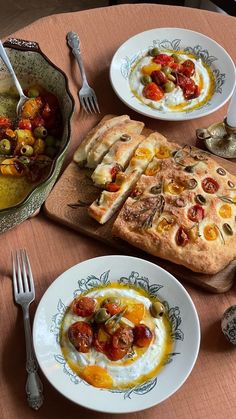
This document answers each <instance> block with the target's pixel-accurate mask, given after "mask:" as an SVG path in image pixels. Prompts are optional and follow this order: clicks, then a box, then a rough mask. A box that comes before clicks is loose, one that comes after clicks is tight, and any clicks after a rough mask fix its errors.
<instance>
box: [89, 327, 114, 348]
mask: <svg viewBox="0 0 236 419" xmlns="http://www.w3.org/2000/svg"><path fill="white" fill-rule="evenodd" d="M110 339H111V337H110V335H108V333H106V332H105V330H104V329H103V327H100V328H99V329H98V331H97V332H96V333H95V334H94V338H93V346H94V348H95V349H96V350H97V351H98V352H102V353H105V352H106V347H107V345H108V344H109V343H110Z"/></svg>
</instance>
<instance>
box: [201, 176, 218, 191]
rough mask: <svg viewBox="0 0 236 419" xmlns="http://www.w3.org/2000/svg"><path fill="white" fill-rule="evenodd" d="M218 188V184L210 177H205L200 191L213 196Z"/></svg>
mask: <svg viewBox="0 0 236 419" xmlns="http://www.w3.org/2000/svg"><path fill="white" fill-rule="evenodd" d="M219 187H220V185H219V183H218V182H217V181H216V180H215V179H213V178H211V177H206V178H205V179H203V181H202V189H203V190H204V192H206V193H210V194H214V193H216V192H217V191H218V189H219Z"/></svg>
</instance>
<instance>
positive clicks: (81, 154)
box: [73, 115, 130, 166]
mask: <svg viewBox="0 0 236 419" xmlns="http://www.w3.org/2000/svg"><path fill="white" fill-rule="evenodd" d="M129 120H130V117H129V116H128V115H121V116H115V117H114V118H110V119H102V120H101V122H99V124H98V125H96V126H95V127H94V128H93V129H92V130H91V131H90V132H89V133H88V134H87V135H86V137H85V139H84V140H83V141H82V143H81V144H80V145H79V147H78V148H77V150H76V151H75V153H74V156H73V159H74V161H75V162H76V163H78V164H79V165H80V166H83V165H84V164H85V163H86V160H87V154H88V152H89V150H90V149H91V148H92V147H93V146H94V144H95V143H96V142H97V141H98V139H99V138H100V137H101V136H102V135H103V134H104V133H105V132H106V131H107V130H108V129H110V128H112V127H114V126H116V125H119V124H122V123H124V122H125V121H129Z"/></svg>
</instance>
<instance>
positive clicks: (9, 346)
mask: <svg viewBox="0 0 236 419" xmlns="http://www.w3.org/2000/svg"><path fill="white" fill-rule="evenodd" d="M176 26H178V27H183V28H187V29H192V30H195V31H198V32H202V33H203V34H205V35H208V36H210V37H211V38H213V39H215V40H216V41H217V42H219V43H220V44H221V45H222V46H223V47H224V48H225V49H226V50H227V51H228V53H229V54H230V55H231V57H232V58H233V59H234V60H236V49H235V39H236V25H235V18H233V17H230V16H225V15H220V14H216V13H212V12H206V11H202V10H201V11H200V10H197V9H189V8H182V7H174V6H160V5H151V4H143V5H142V4H141V5H140V4H139V5H120V6H113V7H107V8H100V9H93V10H87V11H83V12H76V13H67V14H61V15H54V16H50V17H46V18H44V19H41V20H38V21H36V22H35V23H33V24H32V25H30V26H28V27H25V28H24V29H21V30H20V31H18V32H17V33H15V34H14V36H15V37H18V38H23V39H27V40H34V41H37V42H39V44H40V47H41V49H42V51H43V52H44V53H45V54H46V55H47V56H48V57H50V59H51V60H52V61H53V62H54V63H55V64H57V65H58V66H59V67H60V68H62V69H63V70H64V71H65V73H66V74H67V75H68V77H69V85H70V90H71V93H72V94H73V96H74V98H75V101H76V107H75V113H74V115H73V119H72V141H71V146H70V150H69V152H68V155H67V159H66V163H69V161H70V160H71V158H72V154H73V152H74V151H75V149H76V147H77V146H78V144H79V142H80V141H81V139H82V138H83V136H84V134H85V133H86V132H87V131H88V130H89V129H90V128H91V127H92V126H93V125H94V124H95V123H96V122H97V121H98V119H99V118H100V117H99V115H88V116H87V115H84V114H81V113H80V112H79V111H80V107H79V101H78V98H77V95H76V92H77V88H78V87H79V86H80V75H79V71H78V69H77V66H76V64H75V62H74V60H73V58H72V57H71V56H70V54H69V50H68V48H67V46H66V42H65V36H66V33H67V32H68V31H71V30H73V31H76V32H78V33H79V35H80V38H81V43H82V51H83V56H84V63H85V67H86V69H87V73H88V79H89V82H90V83H91V84H92V85H93V87H94V88H95V90H96V92H97V95H98V98H99V103H100V107H101V116H103V115H105V114H108V113H114V114H122V113H128V114H130V116H131V117H133V118H139V119H141V120H143V121H144V122H145V123H146V125H147V126H149V127H150V128H153V129H155V130H158V131H160V132H161V133H162V134H164V135H167V136H169V137H171V138H174V139H176V140H177V141H182V142H183V141H184V139H185V138H189V140H190V141H191V142H194V141H195V129H196V128H197V127H207V126H209V125H210V124H211V123H213V122H216V121H218V120H222V119H223V117H224V115H225V113H226V109H227V108H226V106H225V107H223V108H222V109H221V110H219V111H217V112H216V113H214V114H212V115H210V116H208V117H205V118H202V119H200V120H194V121H189V122H186V123H185V122H178V123H174V122H164V121H163V122H162V121H157V120H152V121H151V120H149V119H148V118H144V117H141V115H137V114H136V113H135V112H131V111H130V110H129V109H128V108H127V107H126V106H125V105H123V104H122V103H121V102H120V100H119V99H118V98H117V97H116V96H115V94H114V93H113V91H112V89H111V86H110V82H109V65H110V62H111V59H112V56H113V54H114V52H115V51H116V49H117V48H118V47H119V46H120V45H121V44H122V43H123V42H124V41H125V40H127V39H128V38H129V37H131V36H133V35H135V34H137V33H139V32H142V31H145V30H148V29H152V28H155V27H176ZM0 248H1V256H0V261H1V263H0V273H1V283H0V301H1V315H0V330H1V343H0V351H1V361H0V362H1V363H0V365H1V371H0V374H1V382H0V411H1V412H2V414H1V417H2V418H3V419H18V418H20V417H22V418H24V419H29V418H33V417H36V415H37V418H42V419H47V418H50V419H54V418H55V419H58V418H59V419H60V418H65V417H70V418H74V417H76V418H78V417H81V418H89V419H90V418H97V419H108V418H112V417H115V415H109V414H102V413H96V412H92V411H89V410H86V409H84V408H82V407H79V406H77V405H75V404H73V403H71V402H70V401H68V400H66V399H65V398H64V397H63V396H61V395H60V394H59V393H58V392H57V391H56V390H55V389H54V388H52V387H51V385H50V384H49V383H48V382H47V380H46V379H45V378H44V377H42V379H43V383H44V394H45V401H44V405H43V406H42V407H41V409H40V410H39V411H38V412H37V414H36V413H35V412H34V411H32V410H31V409H30V408H28V406H27V403H26V398H25V390H24V387H25V381H26V372H25V345H24V331H23V322H22V313H21V311H20V309H19V307H17V306H15V305H14V304H13V299H12V280H11V260H10V253H11V251H12V250H15V249H18V248H26V249H27V251H28V253H29V256H30V260H31V265H32V268H33V273H34V278H35V287H36V293H37V296H36V300H35V302H34V303H33V304H32V306H31V315H32V318H33V315H34V312H35V309H36V307H37V303H38V302H39V300H40V298H41V297H42V295H43V293H44V292H45V291H46V289H47V287H48V286H49V285H50V284H51V283H52V281H53V280H54V279H55V278H57V276H58V275H59V274H61V273H62V272H63V271H65V270H67V269H68V268H69V267H71V266H73V265H75V264H77V263H78V262H80V261H83V260H86V259H88V258H92V257H95V256H101V255H107V254H113V253H114V249H112V248H109V247H107V246H105V245H103V244H101V243H97V242H94V241H93V240H91V239H89V238H87V237H83V236H82V235H79V234H78V233H76V232H74V231H71V230H69V229H67V228H65V227H63V226H61V225H57V224H56V223H53V222H52V221H51V220H49V219H47V218H46V217H45V215H44V214H43V213H42V212H41V213H40V214H39V215H38V216H36V217H35V218H32V219H29V220H27V221H25V222H24V223H23V224H21V225H19V226H18V227H16V228H14V229H13V230H11V231H8V232H6V233H4V234H2V235H1V236H0ZM115 252H116V251H115ZM116 253H117V252H116ZM185 286H186V289H187V290H188V292H189V294H190V295H191V297H192V299H193V301H194V303H195V305H196V308H197V311H198V313H199V318H200V324H201V335H202V339H201V347H200V353H199V357H198V360H197V362H196V365H195V367H194V369H193V371H192V373H191V375H190V377H189V378H188V379H187V381H186V382H185V383H184V385H183V386H182V387H181V388H180V389H179V390H178V391H177V392H176V393H175V394H174V395H173V396H172V397H170V398H169V399H168V400H166V401H164V402H163V403H161V404H160V405H157V406H155V407H153V408H151V409H148V410H147V411H145V412H144V411H142V412H139V413H133V414H129V415H122V418H123V419H128V418H130V417H133V418H135V419H140V418H144V417H145V418H148V419H154V418H157V417H161V418H163V419H167V418H168V419H174V418H181V419H185V418H188V419H191V418H203V417H205V418H207V419H209V418H217V419H220V418H225V419H226V418H232V417H235V412H236V375H235V370H236V352H235V348H233V347H232V346H230V344H229V343H228V342H226V340H225V339H224V337H223V335H222V333H221V330H220V319H221V316H222V314H223V312H224V311H225V309H226V308H228V307H229V306H230V305H232V304H235V297H236V288H235V286H234V287H233V288H232V289H231V290H230V291H229V292H227V293H226V294H220V295H217V294H209V293H207V292H204V291H202V290H199V289H197V288H194V287H192V286H190V285H187V284H185Z"/></svg>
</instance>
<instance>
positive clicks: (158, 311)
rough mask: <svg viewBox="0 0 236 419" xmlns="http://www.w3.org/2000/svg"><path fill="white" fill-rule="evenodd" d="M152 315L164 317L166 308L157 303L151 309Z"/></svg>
mask: <svg viewBox="0 0 236 419" xmlns="http://www.w3.org/2000/svg"><path fill="white" fill-rule="evenodd" d="M150 313H151V315H152V316H153V317H156V318H159V317H162V316H163V314H164V313H165V307H164V306H163V304H162V303H161V302H160V301H155V302H154V303H152V305H151V307H150Z"/></svg>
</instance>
